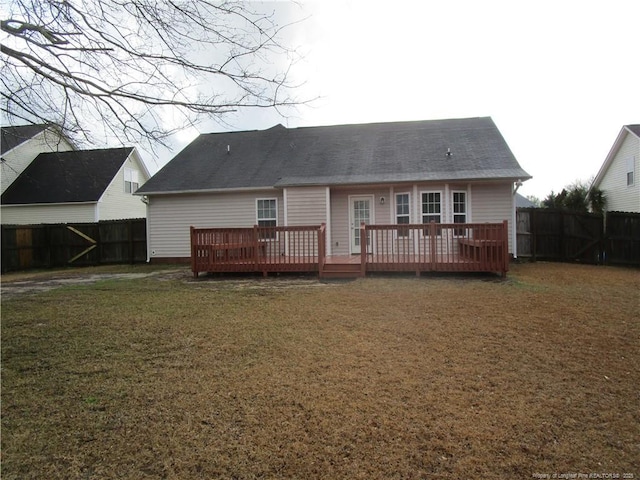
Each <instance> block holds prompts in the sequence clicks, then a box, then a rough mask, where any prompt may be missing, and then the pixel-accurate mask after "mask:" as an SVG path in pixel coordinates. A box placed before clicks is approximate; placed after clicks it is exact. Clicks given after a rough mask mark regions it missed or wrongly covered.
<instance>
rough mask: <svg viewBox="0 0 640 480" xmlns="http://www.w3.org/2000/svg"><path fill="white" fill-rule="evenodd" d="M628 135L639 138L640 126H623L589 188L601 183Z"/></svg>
mask: <svg viewBox="0 0 640 480" xmlns="http://www.w3.org/2000/svg"><path fill="white" fill-rule="evenodd" d="M628 134H632V135H634V136H636V137H638V138H640V124H637V125H624V126H623V127H622V128H621V129H620V133H618V137H617V138H616V140H615V142H614V143H613V146H612V147H611V150H609V154H608V155H607V158H605V160H604V162H603V164H602V166H601V167H600V170H599V171H598V173H597V175H596V176H595V178H594V179H593V183H592V184H591V188H594V187H598V186H599V185H600V182H602V180H603V179H604V177H605V175H606V173H607V170H609V167H610V166H611V164H612V163H613V160H614V159H615V158H616V155H617V154H618V150H620V147H622V144H623V143H624V140H625V138H626V137H627V135H628Z"/></svg>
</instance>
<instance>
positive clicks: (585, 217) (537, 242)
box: [516, 208, 640, 265]
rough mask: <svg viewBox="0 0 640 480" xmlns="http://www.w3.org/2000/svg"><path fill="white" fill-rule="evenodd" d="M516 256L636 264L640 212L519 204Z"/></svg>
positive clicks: (638, 262) (638, 260) (638, 259)
mask: <svg viewBox="0 0 640 480" xmlns="http://www.w3.org/2000/svg"><path fill="white" fill-rule="evenodd" d="M516 229H517V230H516V231H517V235H516V236H517V252H518V257H523V258H531V259H532V260H533V261H536V260H551V261H561V262H583V263H592V264H600V263H606V264H611V265H640V214H637V213H627V212H607V214H606V217H605V216H602V215H597V214H591V213H577V212H566V211H562V210H555V209H546V208H519V209H518V210H517V213H516Z"/></svg>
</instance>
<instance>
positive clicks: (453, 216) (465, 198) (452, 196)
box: [451, 190, 469, 223]
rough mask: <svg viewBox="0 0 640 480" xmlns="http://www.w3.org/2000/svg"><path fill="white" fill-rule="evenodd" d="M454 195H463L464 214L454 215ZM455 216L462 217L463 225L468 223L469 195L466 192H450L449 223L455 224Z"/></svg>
mask: <svg viewBox="0 0 640 480" xmlns="http://www.w3.org/2000/svg"><path fill="white" fill-rule="evenodd" d="M456 193H463V194H464V214H462V213H456V210H455V207H456V204H455V201H454V197H455V195H456ZM456 215H464V223H469V193H468V192H467V191H466V190H451V223H455V216H456Z"/></svg>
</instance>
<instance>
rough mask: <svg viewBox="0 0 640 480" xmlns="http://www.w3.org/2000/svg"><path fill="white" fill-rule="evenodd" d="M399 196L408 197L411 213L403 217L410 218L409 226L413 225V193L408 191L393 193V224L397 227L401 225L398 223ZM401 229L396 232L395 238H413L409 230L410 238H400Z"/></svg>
mask: <svg viewBox="0 0 640 480" xmlns="http://www.w3.org/2000/svg"><path fill="white" fill-rule="evenodd" d="M398 195H406V196H407V199H408V202H407V206H408V207H409V213H407V214H406V215H402V216H403V217H404V216H406V217H408V218H409V222H408V223H409V224H411V210H412V209H411V192H409V191H407V192H394V193H393V211H392V215H393V223H395V224H396V225H400V224H399V223H398ZM399 233H400V232H399V229H397V230H395V238H411V230H409V235H408V236H400V235H399Z"/></svg>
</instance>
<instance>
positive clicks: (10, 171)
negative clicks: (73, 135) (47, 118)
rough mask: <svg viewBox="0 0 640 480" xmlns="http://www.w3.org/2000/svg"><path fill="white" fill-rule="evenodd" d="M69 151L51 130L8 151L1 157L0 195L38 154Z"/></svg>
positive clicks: (68, 145)
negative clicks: (0, 188) (0, 186)
mask: <svg viewBox="0 0 640 480" xmlns="http://www.w3.org/2000/svg"><path fill="white" fill-rule="evenodd" d="M69 150H73V146H72V145H71V144H70V143H69V142H68V141H67V140H66V139H64V138H61V137H60V136H59V135H58V134H57V133H56V132H55V131H54V130H52V129H47V130H44V131H42V132H40V133H39V134H38V135H35V136H34V137H32V138H30V139H29V140H27V141H25V142H23V143H21V144H20V145H18V146H17V147H15V148H13V149H11V150H9V151H8V152H6V153H5V154H4V155H2V158H3V159H4V161H3V162H2V163H1V164H0V165H1V169H0V183H1V185H2V191H1V192H0V193H4V191H5V190H6V189H7V188H8V187H9V185H11V184H12V183H13V182H14V180H15V179H16V178H18V176H19V175H20V174H21V173H22V172H23V171H24V170H25V169H26V168H27V167H28V166H29V164H30V163H31V162H32V161H33V160H34V159H35V158H36V157H37V156H38V155H39V154H40V153H45V152H66V151H69Z"/></svg>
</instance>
